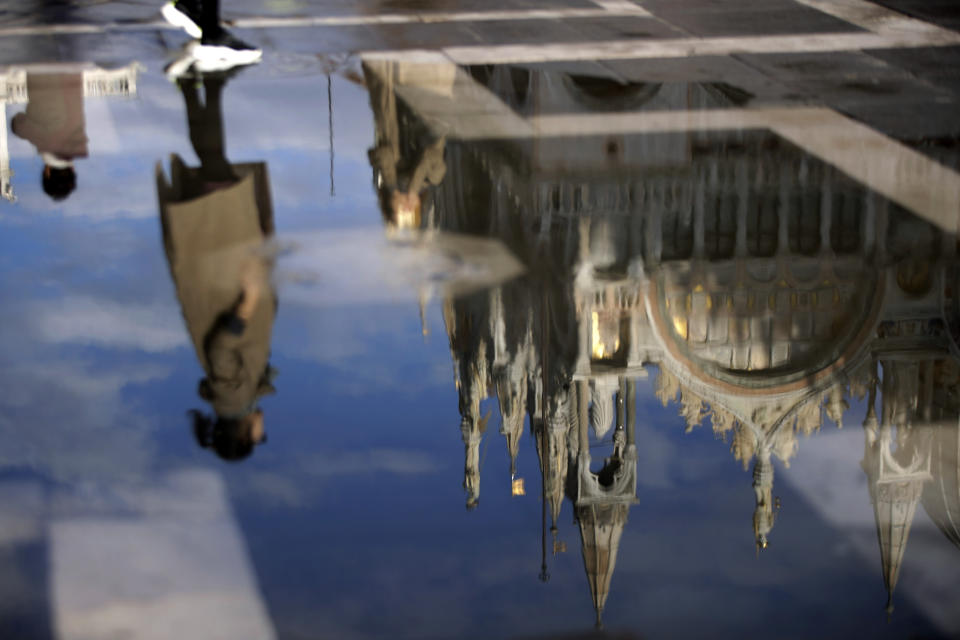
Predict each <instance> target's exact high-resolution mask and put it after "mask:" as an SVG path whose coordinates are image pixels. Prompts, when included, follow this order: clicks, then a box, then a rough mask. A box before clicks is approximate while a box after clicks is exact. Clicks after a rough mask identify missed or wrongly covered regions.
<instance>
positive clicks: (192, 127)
mask: <svg viewBox="0 0 960 640" xmlns="http://www.w3.org/2000/svg"><path fill="white" fill-rule="evenodd" d="M228 78H229V76H228V75H226V74H224V73H216V74H205V75H203V76H202V86H203V96H202V100H201V96H200V93H199V91H198V86H197V84H198V82H197V80H196V79H194V78H181V79H180V80H178V81H177V85H178V87H179V89H180V92H181V93H182V94H183V99H184V102H185V104H186V111H187V123H188V126H189V132H190V142H191V143H192V145H193V149H194V151H195V152H196V154H197V157H198V158H199V159H200V166H199V167H188V166H186V165H185V164H184V162H183V160H182V159H181V158H180V157H179V156H177V155H174V156H173V157H172V158H171V160H170V178H169V180H167V178H166V176H165V175H164V172H163V167H162V165H160V164H158V165H157V168H156V174H157V195H158V198H159V200H160V213H161V215H160V219H161V223H162V227H163V240H164V249H165V250H166V255H167V262H168V264H169V266H170V274H171V276H172V277H173V281H174V284H175V285H176V289H177V297H178V298H179V300H180V307H181V310H182V311H183V317H184V319H185V321H186V323H187V329H188V331H189V332H190V337H191V340H192V341H193V346H194V348H195V349H196V353H197V359H198V360H199V362H200V364H201V366H202V367H203V370H204V372H205V373H206V377H204V378H203V379H201V380H200V383H199V385H198V390H197V393H198V394H199V395H200V397H201V398H203V399H204V400H206V401H207V402H208V403H210V405H211V406H212V408H213V412H214V413H213V415H212V416H210V415H206V414H204V413H202V412H201V411H196V410H195V411H192V412H191V415H192V416H193V422H194V426H193V428H194V435H195V436H196V439H197V442H198V444H199V445H200V446H201V447H209V448H212V449H213V450H214V451H215V452H216V453H217V455H218V456H220V457H221V458H223V459H225V460H239V459H243V458H245V457H247V456H249V455H250V454H251V453H252V451H253V448H254V446H255V445H256V444H259V443H261V442H263V441H264V440H265V439H266V434H265V431H264V417H263V411H262V410H261V409H260V408H259V406H258V400H259V399H260V398H261V397H263V396H264V395H267V394H270V393H273V392H274V387H273V379H274V377H275V375H276V371H275V370H274V369H273V368H272V367H271V366H270V364H269V357H270V335H271V331H272V329H273V320H274V316H275V315H276V310H277V296H276V294H275V292H274V290H273V287H272V285H271V284H270V277H269V271H270V266H271V260H270V258H269V256H268V255H267V251H266V247H265V241H266V240H267V239H268V238H269V237H271V236H272V235H273V229H274V227H273V209H272V207H271V203H270V182H269V177H268V175H267V166H266V164H265V163H263V162H254V163H243V164H236V163H231V162H230V161H228V160H227V158H226V151H225V141H224V133H223V114H222V107H221V99H222V93H223V90H224V87H225V85H226V83H227V81H228Z"/></svg>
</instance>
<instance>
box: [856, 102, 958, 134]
mask: <svg viewBox="0 0 960 640" xmlns="http://www.w3.org/2000/svg"><path fill="white" fill-rule="evenodd" d="M840 111H842V112H843V113H845V114H847V115H849V116H850V117H852V118H854V119H856V120H860V121H861V122H864V123H865V124H868V125H870V126H871V127H873V128H874V129H877V130H879V131H881V132H883V133H885V134H887V135H888V136H891V137H893V138H897V139H899V140H913V141H922V140H924V139H927V138H943V137H948V136H950V137H952V136H957V135H960V117H958V115H957V114H960V100H957V99H950V100H947V101H944V102H935V103H931V102H926V101H923V100H918V101H907V100H896V101H873V102H869V101H865V102H859V103H848V104H846V105H845V106H844V107H843V109H840Z"/></svg>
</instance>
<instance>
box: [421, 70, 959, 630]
mask: <svg viewBox="0 0 960 640" xmlns="http://www.w3.org/2000/svg"><path fill="white" fill-rule="evenodd" d="M473 74H474V76H476V77H477V79H479V80H480V81H481V82H484V83H485V84H486V86H490V87H493V86H494V85H496V84H497V83H500V84H501V85H510V86H511V89H509V90H508V93H509V91H513V90H516V91H518V94H520V93H522V95H519V97H518V96H517V95H514V96H513V98H512V99H510V98H505V102H506V103H507V104H511V105H512V107H513V108H514V109H517V110H518V111H522V110H523V108H525V107H524V105H525V104H527V103H530V102H531V100H532V98H531V96H536V97H537V99H536V100H532V102H533V103H536V104H537V105H538V106H537V107H536V108H543V109H546V110H548V111H549V108H550V105H549V104H544V103H545V102H547V103H548V102H549V101H550V100H554V101H555V102H559V103H561V105H562V104H565V103H583V102H584V100H587V101H590V100H594V101H595V100H596V99H597V96H594V95H587V96H583V95H579V94H578V95H574V96H572V97H570V96H568V97H566V98H562V99H561V98H557V97H556V92H557V91H562V90H566V91H570V92H578V91H581V92H582V91H583V90H584V89H583V83H582V82H580V83H576V82H559V81H557V80H556V78H554V79H553V81H552V82H547V80H543V79H541V81H539V83H538V80H537V76H536V75H535V74H534V75H533V76H531V75H530V74H526V75H524V74H520V76H519V77H520V78H521V80H520V81H518V80H517V75H516V74H514V75H513V76H511V77H509V78H506V77H504V76H503V74H502V72H500V75H497V73H496V72H495V73H494V74H493V75H490V74H489V73H488V72H487V71H485V70H473ZM546 75H547V74H545V76H546ZM518 85H522V87H523V91H519V90H518V89H517V86H518ZM548 85H549V87H551V89H550V91H552V92H553V93H550V92H548V91H545V90H544V89H543V88H544V86H548ZM558 87H559V88H558ZM628 89H630V91H631V92H632V93H631V95H633V97H632V98H631V99H632V100H633V99H635V100H638V101H640V102H641V103H642V102H643V101H644V100H652V99H653V98H654V96H656V95H657V94H658V90H657V87H649V86H648V87H646V88H645V89H644V88H642V87H639V88H638V87H633V88H628ZM641 89H643V90H641ZM500 90H501V91H503V87H500ZM593 90H594V92H595V91H596V87H593ZM626 90H627V89H625V91H626ZM702 93H703V95H705V96H707V97H708V98H710V99H711V100H715V101H716V100H720V101H721V103H720V104H717V105H714V106H723V104H724V103H723V102H722V101H723V100H724V96H725V95H727V94H728V93H729V92H727V94H725V93H723V92H717V91H705V92H702ZM694 94H696V92H694ZM683 95H687V96H689V95H693V94H691V93H690V92H689V91H688V92H686V93H683ZM697 95H699V94H697ZM704 99H706V98H704ZM514 103H517V104H514ZM732 103H733V98H730V99H729V100H728V101H727V102H726V104H732ZM518 105H519V106H518ZM450 138H451V140H450V141H448V142H447V146H446V150H445V162H446V167H447V173H446V176H445V178H444V180H443V181H442V182H441V183H440V184H439V186H438V187H436V190H435V192H434V193H433V194H432V197H433V203H434V206H435V211H433V212H432V213H431V216H430V217H429V222H428V223H427V224H428V225H429V226H431V227H435V228H437V229H440V230H444V231H456V232H464V233H473V234H477V235H483V236H487V237H492V238H497V239H500V240H502V241H503V242H504V243H505V244H506V245H507V246H508V247H510V248H511V249H512V250H513V252H514V253H515V254H516V255H518V256H519V257H520V258H521V259H522V260H523V261H524V262H525V264H526V266H527V272H526V274H524V275H523V276H522V277H520V278H518V279H516V280H513V281H511V282H509V283H507V284H504V285H502V286H500V287H497V288H495V289H493V290H490V291H487V292H483V293H476V294H473V295H471V296H468V297H464V298H459V299H450V300H447V301H446V302H445V306H444V318H445V322H446V326H447V332H448V336H449V339H450V347H451V352H452V356H453V359H454V362H455V365H456V366H455V368H456V376H457V377H456V385H457V389H458V391H459V397H460V411H461V416H462V421H461V430H462V433H463V438H464V444H465V447H466V465H465V480H464V487H465V488H466V490H467V494H468V498H467V500H468V506H470V507H472V506H475V505H476V504H477V501H478V500H479V494H480V470H479V446H480V442H481V439H482V438H483V436H484V431H485V428H486V426H487V422H488V417H489V416H481V415H480V403H481V401H482V400H483V399H484V398H487V397H490V396H494V395H495V396H496V397H497V398H498V400H499V406H500V412H501V424H502V427H501V433H502V434H503V435H504V436H505V437H506V438H507V447H508V450H509V453H510V456H511V460H512V461H513V464H512V469H515V468H516V456H517V441H518V439H519V438H520V434H521V431H522V426H523V422H524V418H523V412H524V410H525V411H526V413H527V415H528V416H529V424H530V429H531V432H532V436H533V438H534V440H535V444H536V448H537V452H538V456H539V459H540V469H541V473H542V476H543V494H544V495H543V499H544V501H545V504H546V506H547V508H548V509H549V515H550V518H551V520H552V522H553V525H554V531H556V522H557V518H558V515H559V512H560V509H561V504H562V501H563V498H564V496H566V497H568V498H569V499H570V500H571V501H572V502H573V504H574V510H575V516H576V518H577V521H578V523H579V527H580V533H581V543H582V551H583V558H584V565H585V569H586V573H587V577H588V581H589V584H590V590H591V594H592V596H593V601H594V605H595V608H596V610H597V615H598V622H599V616H600V613H601V612H602V610H603V607H604V603H605V601H606V598H607V594H608V592H609V589H610V582H611V576H612V573H613V569H614V567H615V564H616V559H617V553H618V546H619V541H620V536H621V534H622V532H623V528H624V526H625V525H626V521H627V513H628V509H629V505H630V504H632V503H633V502H635V500H636V477H637V469H636V465H637V462H636V461H637V455H636V447H637V446H638V443H635V442H634V437H633V428H634V424H633V423H634V403H635V398H634V395H635V391H634V389H635V381H636V380H637V379H639V378H643V377H645V376H646V373H647V370H646V369H645V367H646V366H648V365H655V366H656V367H657V368H658V374H657V377H656V382H655V387H656V395H657V397H658V398H659V399H660V400H661V401H662V403H663V404H664V406H666V405H668V404H671V403H675V404H676V406H677V407H678V410H679V413H680V416H682V418H683V420H684V422H685V424H686V428H687V429H688V430H690V429H693V428H695V427H697V426H698V425H700V424H702V423H703V422H704V421H705V420H706V421H708V422H709V424H710V426H711V428H712V430H713V431H714V432H715V433H716V434H717V435H718V436H720V437H722V438H723V439H725V440H727V441H729V442H730V447H731V453H732V454H733V455H734V457H735V458H736V459H737V460H738V461H740V462H741V463H742V464H743V465H744V467H745V468H747V467H749V465H750V464H751V462H752V463H753V474H752V485H753V490H754V497H755V510H754V515H753V531H754V539H755V544H756V545H757V548H758V551H759V549H762V548H765V547H767V545H768V543H769V541H770V537H771V534H772V531H773V527H774V524H775V520H776V514H777V509H778V508H779V504H778V500H777V499H776V498H775V497H774V491H773V485H774V462H773V459H774V458H777V459H779V460H780V462H781V463H783V464H784V465H789V463H790V460H791V458H792V457H793V456H794V454H795V453H796V451H797V449H798V436H799V435H800V434H803V435H810V434H812V433H813V432H815V431H817V430H819V429H820V428H821V426H822V425H823V424H824V421H825V419H826V420H829V421H831V422H833V423H835V424H836V425H837V426H838V427H841V428H842V426H843V418H844V414H845V412H846V410H847V409H848V407H849V403H850V400H851V399H852V398H856V399H858V400H863V399H864V398H866V399H867V406H868V413H867V417H866V419H865V422H864V433H865V438H866V444H865V452H864V459H863V463H862V466H863V469H864V471H865V473H866V475H867V477H868V480H869V486H870V499H871V501H872V503H873V506H874V513H875V516H876V523H877V533H878V542H879V546H880V551H881V559H882V567H883V576H884V580H885V582H886V586H887V589H888V591H889V592H890V593H891V594H892V592H893V589H894V586H895V584H896V581H897V576H898V574H899V570H900V566H901V562H902V560H903V552H904V549H905V547H906V544H907V538H908V534H909V530H910V525H911V522H912V519H913V515H914V512H915V509H916V505H917V503H918V502H920V503H922V504H923V506H924V508H925V509H926V511H927V512H928V513H929V514H930V516H931V518H932V519H933V520H934V521H935V522H936V523H937V525H938V526H939V527H940V528H941V530H943V532H944V533H945V534H946V535H947V537H948V538H949V539H950V540H951V541H952V542H953V543H954V544H955V545H958V546H960V528H958V524H957V523H958V522H960V493H958V475H960V466H958V446H960V438H958V426H957V420H958V415H960V402H958V398H957V388H958V387H957V382H958V373H960V368H958V361H957V358H958V356H960V351H958V349H957V342H956V336H957V335H958V334H960V331H958V330H957V327H958V326H960V313H958V308H957V304H956V299H958V296H957V295H956V293H955V290H956V286H957V279H956V271H955V269H956V258H957V244H956V238H955V235H954V234H952V233H944V232H942V231H941V230H939V229H937V228H935V227H934V226H932V225H930V224H929V223H926V222H924V221H922V220H920V219H918V218H917V217H915V216H913V215H911V214H910V213H908V212H907V211H905V210H903V209H902V208H900V207H898V206H896V205H894V204H891V203H889V202H888V201H886V200H884V199H882V198H881V197H879V196H877V195H875V194H873V193H872V192H870V191H868V190H866V189H865V188H864V187H862V186H860V185H859V184H858V183H856V182H854V181H853V180H851V179H850V178H848V177H846V176H845V175H844V174H842V173H841V172H840V171H838V170H837V169H835V168H833V167H831V166H830V165H828V164H826V163H824V162H822V161H820V160H818V159H816V158H813V157H810V156H808V155H806V154H804V153H803V152H802V151H800V150H799V149H797V148H796V147H793V146H792V145H790V144H789V143H787V142H785V141H783V140H781V139H779V138H777V137H775V136H774V135H772V134H767V133H764V132H758V131H736V132H734V131H731V132H712V133H703V132H690V133H652V134H644V135H642V136H641V135H620V134H614V135H608V136H589V137H586V136H585V137H572V138H551V139H543V138H537V137H532V138H531V137H525V138H522V139H508V138H505V139H501V140H490V141H484V140H480V141H474V142H454V141H452V139H453V138H454V136H450ZM878 395H879V398H878ZM878 412H879V413H878ZM590 431H592V437H591V436H590V433H589V432H590ZM611 440H612V442H611ZM601 444H602V445H604V446H606V448H607V449H608V450H609V449H611V448H612V453H610V455H609V456H608V457H606V458H605V459H604V460H603V463H602V464H601V465H599V467H598V466H597V465H595V464H594V465H592V460H591V449H594V448H595V447H597V446H600V445H601ZM639 446H642V443H639ZM555 545H556V543H555Z"/></svg>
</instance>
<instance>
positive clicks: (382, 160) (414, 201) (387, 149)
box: [363, 60, 454, 229]
mask: <svg viewBox="0 0 960 640" xmlns="http://www.w3.org/2000/svg"><path fill="white" fill-rule="evenodd" d="M453 69H454V67H453V65H424V64H407V63H403V62H387V61H379V60H370V61H366V62H364V63H363V75H364V80H365V82H366V85H367V89H368V91H369V92H370V106H371V107H372V109H373V117H374V125H375V131H374V136H375V146H374V147H373V148H372V149H370V151H369V158H370V164H371V166H372V167H373V171H374V183H375V187H376V189H377V197H378V199H379V201H380V211H381V214H382V215H383V219H384V222H386V223H387V225H388V227H390V228H394V229H419V228H421V226H422V219H423V209H424V198H425V196H426V193H427V191H428V188H429V187H431V186H434V187H435V186H437V185H439V184H440V182H441V181H442V180H443V177H444V175H445V174H446V171H447V166H446V164H445V163H444V159H443V153H444V148H445V146H446V139H445V138H443V137H439V138H438V137H436V136H434V135H433V134H432V133H430V132H428V131H427V130H426V128H425V127H424V126H422V124H421V123H419V122H415V121H414V119H412V118H409V117H403V116H402V115H401V114H400V112H399V109H398V104H397V95H396V90H397V86H398V84H399V77H400V76H401V75H403V76H405V78H406V80H407V82H408V83H410V84H414V85H416V84H420V85H422V86H424V87H427V88H428V89H429V90H434V91H436V90H441V91H442V90H449V89H450V88H451V87H452V83H453V75H452V74H451V71H452V70H453Z"/></svg>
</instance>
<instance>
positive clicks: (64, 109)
mask: <svg viewBox="0 0 960 640" xmlns="http://www.w3.org/2000/svg"><path fill="white" fill-rule="evenodd" d="M27 95H28V98H29V102H27V108H26V111H24V112H23V113H18V114H17V115H16V116H14V118H13V121H12V122H11V123H10V129H11V130H12V131H13V133H14V134H16V135H17V136H19V137H21V138H23V139H24V140H27V141H29V142H31V143H32V144H33V146H35V147H36V148H37V152H38V153H52V154H54V155H55V156H57V157H59V158H63V159H66V160H71V159H73V158H86V157H87V134H86V131H85V129H86V123H85V121H84V116H83V75H82V74H80V73H70V74H67V73H39V74H38V73H29V74H27Z"/></svg>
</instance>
